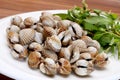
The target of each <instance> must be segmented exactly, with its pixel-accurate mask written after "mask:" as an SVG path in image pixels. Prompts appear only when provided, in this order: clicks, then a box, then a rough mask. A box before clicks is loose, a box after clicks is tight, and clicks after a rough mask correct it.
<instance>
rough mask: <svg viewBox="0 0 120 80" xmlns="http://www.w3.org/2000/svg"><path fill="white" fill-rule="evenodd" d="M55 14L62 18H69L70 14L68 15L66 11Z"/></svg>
mask: <svg viewBox="0 0 120 80" xmlns="http://www.w3.org/2000/svg"><path fill="white" fill-rule="evenodd" d="M54 15H58V16H60V17H61V19H62V20H64V19H67V18H68V15H67V14H64V13H59V14H54Z"/></svg>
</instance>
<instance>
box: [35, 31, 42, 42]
mask: <svg viewBox="0 0 120 80" xmlns="http://www.w3.org/2000/svg"><path fill="white" fill-rule="evenodd" d="M34 41H36V42H37V43H40V44H42V42H43V34H42V33H39V32H37V31H36V32H35V37H34Z"/></svg>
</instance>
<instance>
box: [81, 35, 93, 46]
mask: <svg viewBox="0 0 120 80" xmlns="http://www.w3.org/2000/svg"><path fill="white" fill-rule="evenodd" d="M81 39H82V40H83V41H84V42H85V43H86V45H87V46H88V45H89V44H90V43H91V42H92V39H91V38H90V37H89V36H82V37H81Z"/></svg>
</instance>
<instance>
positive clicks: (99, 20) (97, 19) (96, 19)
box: [84, 16, 112, 25]
mask: <svg viewBox="0 0 120 80" xmlns="http://www.w3.org/2000/svg"><path fill="white" fill-rule="evenodd" d="M84 21H85V22H88V23H90V24H99V25H109V24H111V23H112V20H111V19H110V18H105V17H102V16H92V17H89V18H87V19H85V20H84Z"/></svg>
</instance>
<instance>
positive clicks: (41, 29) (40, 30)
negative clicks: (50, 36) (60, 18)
mask: <svg viewBox="0 0 120 80" xmlns="http://www.w3.org/2000/svg"><path fill="white" fill-rule="evenodd" d="M43 30H44V29H43V25H42V23H37V28H36V31H37V32H40V33H43Z"/></svg>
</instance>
